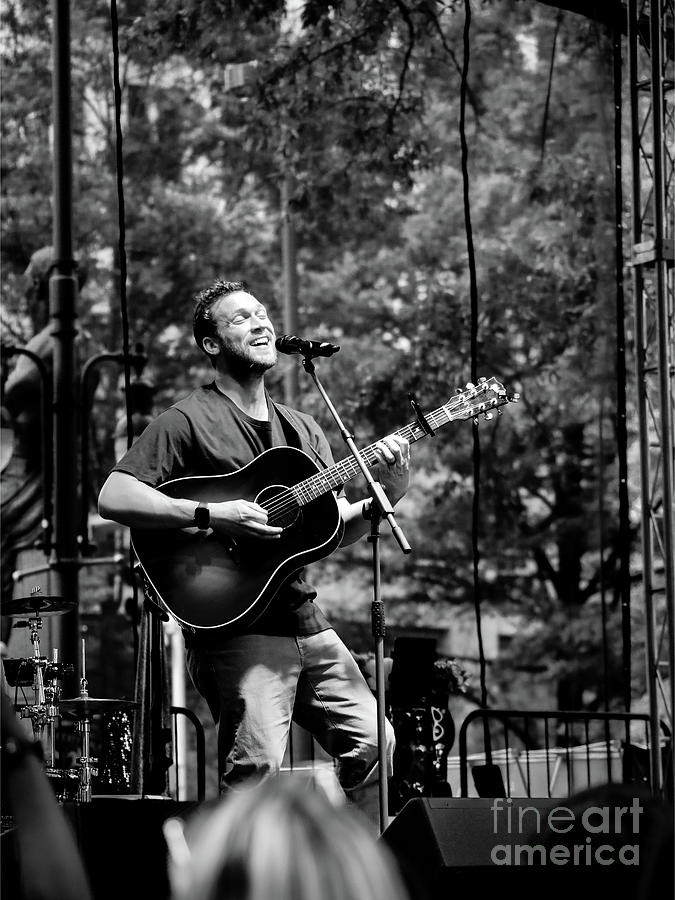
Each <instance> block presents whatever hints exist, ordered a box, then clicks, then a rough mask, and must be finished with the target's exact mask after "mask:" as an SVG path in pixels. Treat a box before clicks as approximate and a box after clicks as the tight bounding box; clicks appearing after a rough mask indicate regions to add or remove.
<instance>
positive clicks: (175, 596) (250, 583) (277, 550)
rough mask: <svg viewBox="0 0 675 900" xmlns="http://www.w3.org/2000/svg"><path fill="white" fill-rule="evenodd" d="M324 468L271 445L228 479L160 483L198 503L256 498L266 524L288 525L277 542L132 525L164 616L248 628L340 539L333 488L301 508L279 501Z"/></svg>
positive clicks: (204, 625)
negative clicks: (284, 588)
mask: <svg viewBox="0 0 675 900" xmlns="http://www.w3.org/2000/svg"><path fill="white" fill-rule="evenodd" d="M320 471H321V470H320V469H319V468H318V466H317V465H316V463H315V462H314V461H313V460H312V459H311V458H310V457H309V456H308V455H307V454H306V453H303V452H302V450H296V449H295V448H294V447H274V448H272V449H271V450H267V451H266V452H265V453H262V454H261V455H260V456H258V457H256V459H254V460H253V461H252V462H250V463H249V464H248V465H246V466H244V467H243V468H242V469H239V470H238V471H237V472H233V473H231V474H229V475H211V476H194V477H188V478H178V479H175V480H174V481H167V482H166V483H165V484H163V485H160V486H159V488H158V490H159V491H160V492H161V493H163V494H166V495H167V496H169V497H176V498H179V497H182V498H186V499H188V500H194V501H195V504H197V503H199V502H204V503H217V502H221V501H225V500H239V499H243V500H251V501H255V502H256V503H259V504H260V505H261V506H263V507H264V508H265V509H267V510H268V516H269V518H268V521H269V524H272V525H281V526H282V527H283V528H284V531H283V533H282V535H281V537H280V538H278V539H277V540H259V539H255V538H253V539H249V538H246V539H240V538H237V539H236V540H235V539H232V538H229V537H227V536H225V535H222V534H216V533H215V532H214V531H212V530H209V531H207V532H203V531H198V530H197V529H194V528H187V529H166V528H157V529H153V528H132V529H131V542H132V546H133V549H134V552H135V553H136V556H137V557H138V561H139V563H140V565H141V568H142V570H143V573H144V575H145V578H146V580H147V582H148V586H149V587H150V588H151V590H152V591H153V592H154V594H155V595H156V599H157V600H158V601H159V602H160V603H161V604H162V605H163V606H164V607H165V608H166V610H167V612H169V613H170V614H171V615H172V616H173V618H175V619H176V620H177V621H178V622H180V624H181V625H182V626H184V627H186V628H188V629H193V630H202V629H219V630H220V629H223V630H227V629H228V628H231V629H233V628H237V629H239V628H241V627H247V626H249V625H251V624H252V623H253V622H255V620H256V619H258V618H259V617H260V616H261V615H262V614H263V612H264V611H265V610H266V609H267V607H268V606H269V604H270V603H271V601H272V599H273V598H274V596H275V594H276V593H277V591H278V590H279V588H280V587H281V586H282V585H283V584H284V583H285V582H286V581H288V580H289V579H290V577H291V576H292V575H293V574H294V573H295V572H297V571H298V570H299V569H301V568H302V567H303V566H305V565H307V564H309V563H311V562H314V561H315V560H317V559H322V558H323V557H326V556H328V555H329V554H330V553H332V552H333V550H335V548H336V547H337V546H338V545H339V543H340V541H341V540H342V534H343V525H342V520H341V518H340V512H339V509H338V505H337V501H336V499H335V496H334V494H333V493H332V491H328V492H327V493H325V494H323V495H322V496H320V497H317V498H316V499H314V500H311V501H310V502H306V503H304V504H303V505H298V504H295V503H291V504H289V503H288V502H287V501H284V502H283V503H279V502H278V501H276V500H275V497H276V496H277V495H280V494H281V493H282V492H285V493H284V496H285V497H288V488H291V487H293V486H294V485H296V484H298V483H299V482H301V481H304V480H305V479H307V478H310V477H312V476H316V475H317V474H319V473H320Z"/></svg>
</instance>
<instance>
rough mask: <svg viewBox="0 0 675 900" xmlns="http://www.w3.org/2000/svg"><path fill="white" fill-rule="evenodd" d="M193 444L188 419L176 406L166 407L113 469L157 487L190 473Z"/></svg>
mask: <svg viewBox="0 0 675 900" xmlns="http://www.w3.org/2000/svg"><path fill="white" fill-rule="evenodd" d="M192 446H193V436H192V429H191V427H190V423H189V422H188V420H187V418H186V417H185V416H184V415H183V413H182V412H179V411H178V410H177V409H174V408H171V409H167V410H166V411H165V412H163V413H160V415H159V416H157V418H156V419H155V420H154V421H153V422H151V423H150V424H149V425H148V426H147V427H146V428H145V429H144V431H143V432H142V433H141V434H140V435H139V436H138V438H136V440H135V441H134V443H133V444H132V445H131V447H130V448H129V449H128V450H127V452H126V453H125V454H124V456H123V457H122V458H121V459H120V460H119V462H118V463H117V465H115V466H114V467H113V470H112V471H113V472H125V473H127V474H128V475H133V476H134V477H135V478H137V479H138V480H139V481H142V482H143V483H144V484H148V485H150V487H157V486H158V485H160V484H164V482H166V481H171V480H172V479H173V478H181V477H182V476H183V475H185V474H186V473H187V472H189V470H190V460H191V455H192Z"/></svg>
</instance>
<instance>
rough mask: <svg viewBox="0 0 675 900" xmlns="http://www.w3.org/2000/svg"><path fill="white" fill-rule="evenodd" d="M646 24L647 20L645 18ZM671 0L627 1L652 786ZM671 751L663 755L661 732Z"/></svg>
mask: <svg viewBox="0 0 675 900" xmlns="http://www.w3.org/2000/svg"><path fill="white" fill-rule="evenodd" d="M647 23H648V25H647ZM672 35H673V0H654V2H638V0H629V2H628V78H629V91H630V109H631V162H632V165H631V175H632V210H631V212H632V247H631V254H630V261H631V270H632V285H633V299H634V307H635V355H636V395H637V396H636V404H637V410H638V428H639V447H640V500H641V520H642V521H641V524H642V592H643V601H644V615H645V631H646V634H645V636H646V669H647V693H648V698H649V714H650V763H651V780H652V789H653V790H654V792H655V793H661V792H663V791H664V790H665V788H666V786H667V784H668V782H669V781H670V783H671V785H672V783H673V780H675V778H674V776H675V768H674V763H673V744H672V735H673V709H674V708H675V683H674V682H675V677H674V676H675V656H674V653H675V650H674V645H675V614H674V607H675V601H674V595H675V575H674V568H675V558H674V538H673V469H674V460H673V446H674V441H673V419H674V416H673V411H674V401H675V390H674V369H673V366H674V362H675V360H674V358H673V356H674V349H673V348H674V325H673V308H674V304H673V298H674V296H675V289H674V281H673V278H674V270H673V209H675V203H674V202H673V201H674V193H675V178H674V172H675V166H674V165H673V147H674V146H675V141H674V138H675V117H674V109H673V60H672ZM666 734H669V735H670V745H669V746H670V753H669V756H667V757H666V758H665V760H664V759H662V752H661V746H662V743H663V741H662V738H664V737H665V736H666Z"/></svg>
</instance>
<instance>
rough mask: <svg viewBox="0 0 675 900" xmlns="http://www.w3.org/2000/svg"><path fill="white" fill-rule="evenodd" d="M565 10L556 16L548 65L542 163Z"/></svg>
mask: <svg viewBox="0 0 675 900" xmlns="http://www.w3.org/2000/svg"><path fill="white" fill-rule="evenodd" d="M562 18H563V12H562V10H561V9H559V10H558V14H557V15H556V17H555V30H554V32H553V46H552V47H551V61H550V63H549V67H548V84H547V85H546V101H545V103H544V116H543V118H542V122H541V138H540V146H539V162H540V163H542V162H543V161H544V151H545V148H546V132H547V130H548V111H549V108H550V105H551V88H552V87H553V68H554V65H555V51H556V47H557V45H558V32H559V31H560V24H561V22H562Z"/></svg>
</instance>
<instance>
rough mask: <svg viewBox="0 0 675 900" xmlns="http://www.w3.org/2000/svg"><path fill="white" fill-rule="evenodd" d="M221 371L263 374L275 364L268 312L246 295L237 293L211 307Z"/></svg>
mask: <svg viewBox="0 0 675 900" xmlns="http://www.w3.org/2000/svg"><path fill="white" fill-rule="evenodd" d="M211 312H212V315H213V319H214V322H215V323H216V328H217V332H218V337H217V338H214V340H216V342H217V343H218V344H219V346H220V356H221V357H222V363H223V365H224V367H225V368H226V369H227V370H228V371H230V372H231V373H232V374H233V375H242V374H245V375H247V374H252V373H260V374H262V373H263V372H266V371H267V370H268V369H271V368H272V366H274V365H275V364H276V361H277V348H276V347H275V345H274V338H275V334H274V326H273V325H272V323H271V321H270V320H269V318H268V316H267V310H266V309H265V307H264V306H263V305H262V303H260V302H259V301H258V300H256V298H255V297H254V296H253V295H252V294H249V293H247V292H246V291H236V293H234V294H228V296H227V297H223V298H222V299H221V300H217V301H216V302H215V303H214V305H213V306H212V307H211Z"/></svg>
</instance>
